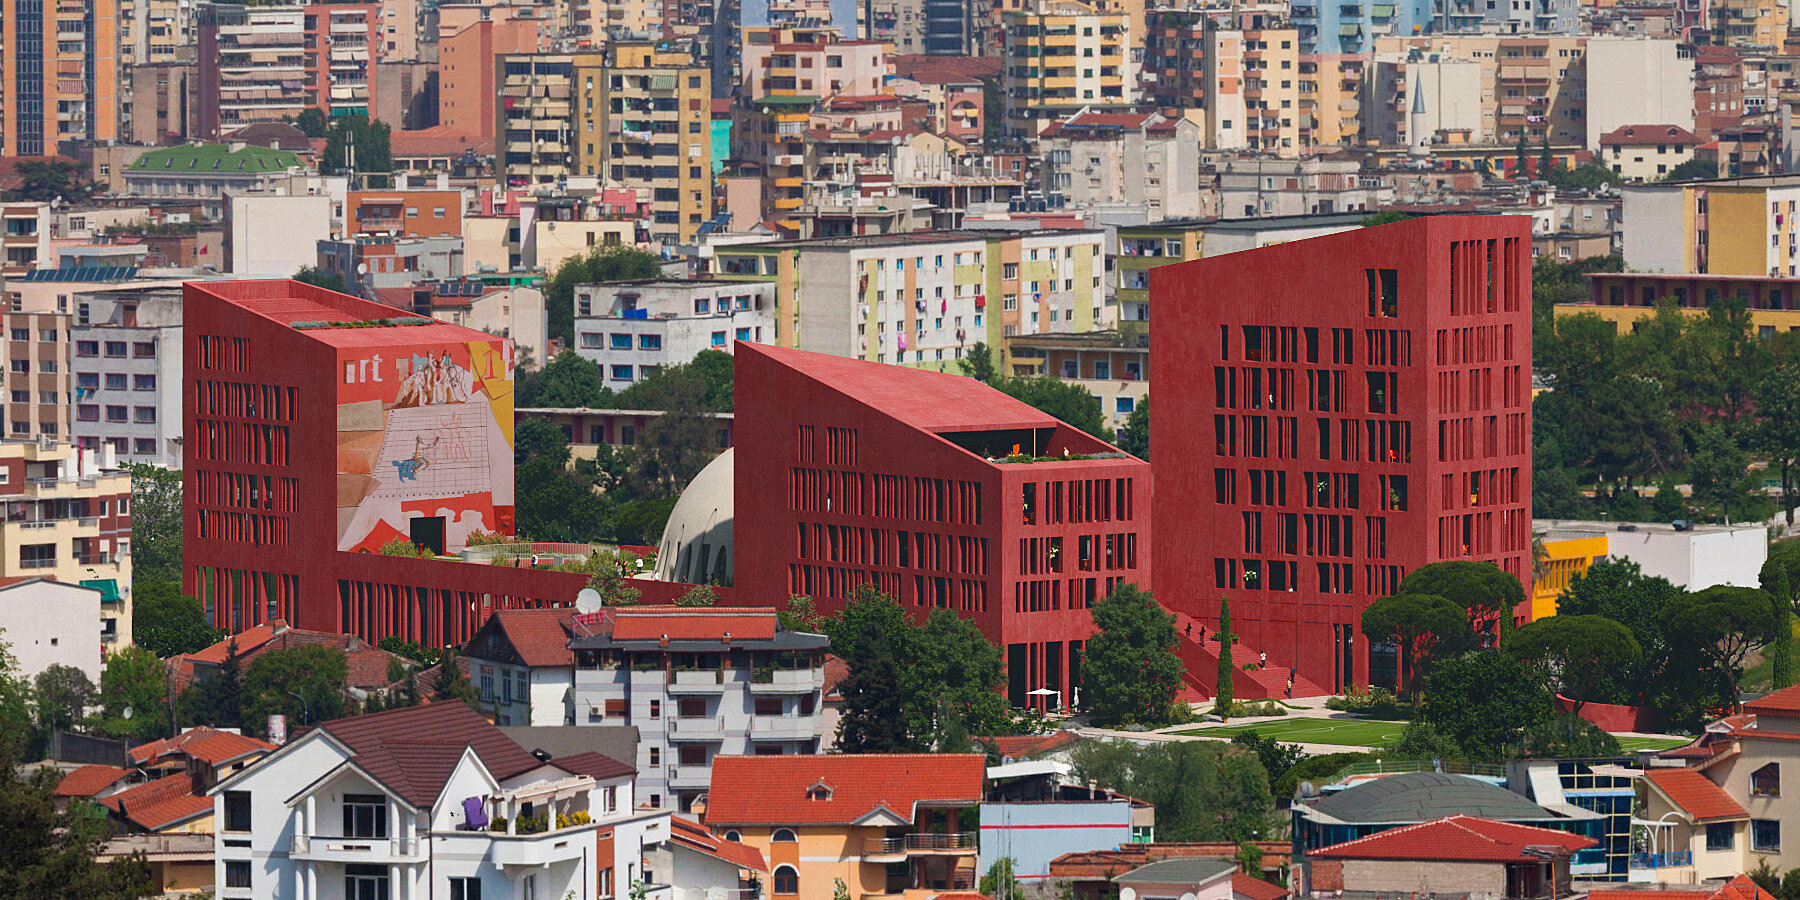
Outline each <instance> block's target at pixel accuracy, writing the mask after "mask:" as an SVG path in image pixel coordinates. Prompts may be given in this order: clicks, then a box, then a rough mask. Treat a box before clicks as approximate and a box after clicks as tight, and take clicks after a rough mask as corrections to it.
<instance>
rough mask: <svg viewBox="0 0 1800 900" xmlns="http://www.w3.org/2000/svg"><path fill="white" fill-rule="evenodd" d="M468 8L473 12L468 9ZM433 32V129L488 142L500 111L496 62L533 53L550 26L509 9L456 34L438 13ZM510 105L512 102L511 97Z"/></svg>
mask: <svg viewBox="0 0 1800 900" xmlns="http://www.w3.org/2000/svg"><path fill="white" fill-rule="evenodd" d="M470 8H473V7H470ZM440 16H444V19H442V20H441V21H440V26H439V32H438V125H439V126H441V127H443V128H445V129H446V130H448V131H451V132H454V133H458V134H467V135H472V136H474V137H477V138H489V139H491V138H493V137H495V135H496V134H497V132H496V131H495V130H494V129H495V128H496V127H498V125H497V123H498V122H499V121H500V120H499V118H498V115H499V112H500V107H501V105H502V104H503V102H504V101H503V100H502V99H501V94H500V86H501V83H502V82H503V81H504V80H505V78H506V75H505V73H504V71H502V70H501V69H499V68H498V67H496V66H495V64H494V61H495V59H496V58H498V57H503V56H509V55H512V54H520V53H538V52H541V51H544V50H547V49H549V48H548V47H547V46H545V44H546V43H547V42H548V40H549V36H550V32H551V30H552V28H553V24H554V23H552V22H550V21H548V20H546V19H543V18H538V17H537V16H534V15H526V14H525V13H524V11H522V10H520V9H518V8H516V7H510V6H497V7H493V8H492V10H491V11H490V17H489V18H484V19H481V20H480V21H473V22H469V23H467V24H466V25H464V26H462V27H461V28H456V27H455V26H454V25H453V23H454V22H455V21H456V20H455V18H454V16H452V15H451V14H450V13H449V12H440ZM514 99H515V101H516V100H517V99H518V97H517V96H515V97H514Z"/></svg>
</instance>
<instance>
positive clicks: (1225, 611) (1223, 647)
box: [1213, 597, 1236, 716]
mask: <svg viewBox="0 0 1800 900" xmlns="http://www.w3.org/2000/svg"><path fill="white" fill-rule="evenodd" d="M1235 637H1236V636H1235V635H1233V634H1232V633H1231V598H1230V597H1220V598H1219V679H1218V684H1217V685H1216V686H1215V688H1214V690H1213V708H1214V709H1216V710H1218V712H1219V715H1220V716H1229V715H1231V676H1232V675H1233V674H1234V673H1233V671H1232V666H1231V643H1232V641H1233V640H1234V639H1235Z"/></svg>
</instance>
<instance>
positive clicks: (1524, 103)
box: [1365, 34, 1691, 150]
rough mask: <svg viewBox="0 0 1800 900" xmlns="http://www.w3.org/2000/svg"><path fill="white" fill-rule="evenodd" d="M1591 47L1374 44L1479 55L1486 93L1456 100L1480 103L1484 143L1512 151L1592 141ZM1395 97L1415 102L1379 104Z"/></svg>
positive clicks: (1493, 40)
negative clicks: (1521, 146) (1525, 146)
mask: <svg viewBox="0 0 1800 900" xmlns="http://www.w3.org/2000/svg"><path fill="white" fill-rule="evenodd" d="M1587 45H1588V39H1587V38H1585V37H1573V36H1561V35H1529V36H1516V37H1515V36H1508V35H1499V34H1439V35H1430V36H1426V37H1419V38H1397V37H1396V38H1382V39H1379V40H1377V41H1375V51H1376V52H1377V53H1378V54H1381V55H1383V56H1387V55H1388V54H1397V55H1399V56H1400V57H1401V58H1407V59H1413V58H1415V57H1414V56H1413V55H1412V54H1411V51H1414V50H1417V51H1419V56H1418V57H1416V58H1419V59H1421V60H1422V61H1429V59H1430V57H1431V55H1433V54H1435V55H1437V56H1438V57H1440V58H1443V59H1470V60H1474V61H1475V62H1476V64H1477V65H1478V66H1479V67H1480V71H1481V81H1480V93H1479V96H1478V97H1473V98H1471V97H1468V96H1467V94H1466V90H1465V93H1464V95H1463V96H1462V97H1461V98H1459V99H1458V100H1457V101H1456V102H1458V103H1464V104H1467V103H1472V102H1479V103H1480V105H1481V133H1482V134H1483V135H1484V140H1485V142H1486V143H1487V144H1490V145H1499V146H1502V147H1505V148H1508V149H1509V150H1510V148H1512V147H1513V146H1514V145H1516V144H1517V143H1518V142H1519V139H1520V138H1521V137H1523V138H1524V139H1525V142H1526V143H1527V144H1528V145H1529V146H1532V147H1537V146H1539V145H1541V144H1542V143H1543V142H1544V141H1546V140H1548V141H1549V142H1550V144H1551V145H1553V146H1561V145H1574V146H1577V147H1591V146H1593V143H1592V142H1591V141H1589V140H1588V121H1587V119H1588V103H1587V99H1588V69H1589V66H1588V61H1587ZM1382 87H1384V88H1388V87H1391V85H1383V86H1382ZM1459 90H1462V88H1459ZM1390 98H1391V99H1392V101H1393V102H1395V103H1408V104H1410V102H1411V101H1410V99H1409V98H1406V97H1403V96H1399V97H1393V96H1391V95H1383V96H1381V97H1380V98H1379V99H1378V100H1376V101H1375V102H1383V103H1385V102H1389V100H1390ZM1446 99H1447V98H1446ZM1365 102H1368V95H1367V94H1366V93H1365ZM1690 102H1691V98H1690ZM1408 108H1410V107H1408ZM1618 124H1627V123H1624V122H1621V123H1618ZM1615 127H1616V126H1615ZM1417 139H1418V138H1417V136H1414V137H1413V140H1414V141H1415V142H1416V141H1417Z"/></svg>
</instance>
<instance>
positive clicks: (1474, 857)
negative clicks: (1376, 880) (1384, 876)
mask: <svg viewBox="0 0 1800 900" xmlns="http://www.w3.org/2000/svg"><path fill="white" fill-rule="evenodd" d="M1595 843H1597V842H1596V841H1595V840H1594V839H1593V838H1588V837H1582V836H1581V835H1578V834H1570V833H1569V832H1566V831H1556V830H1553V829H1549V828H1533V827H1531V826H1529V825H1515V824H1513V823H1511V822H1496V821H1494V820H1492V819H1479V818H1476V817H1474V816H1446V817H1445V818H1442V819H1433V820H1432V821H1430V822H1421V823H1419V824H1417V825H1406V826H1402V827H1400V828H1391V829H1389V830H1387V831H1380V832H1376V833H1375V834H1371V835H1369V836H1368V837H1361V838H1357V839H1356V840H1353V841H1345V842H1344V843H1342V844H1334V845H1332V846H1330V847H1326V848H1324V849H1322V850H1313V851H1309V853H1310V855H1312V856H1317V857H1323V858H1326V859H1395V860H1433V861H1456V862H1515V861H1522V860H1528V859H1531V858H1532V857H1531V856H1529V855H1528V854H1527V853H1526V852H1525V850H1526V848H1527V847H1546V846H1547V847H1555V848H1557V849H1559V850H1562V851H1565V852H1568V853H1574V852H1575V851H1577V850H1586V849H1587V848H1589V847H1592V846H1594V844H1595Z"/></svg>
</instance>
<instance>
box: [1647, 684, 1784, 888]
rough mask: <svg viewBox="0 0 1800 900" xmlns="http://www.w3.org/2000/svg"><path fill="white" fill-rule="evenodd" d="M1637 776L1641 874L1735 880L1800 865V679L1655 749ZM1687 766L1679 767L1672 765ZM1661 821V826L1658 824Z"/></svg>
mask: <svg viewBox="0 0 1800 900" xmlns="http://www.w3.org/2000/svg"><path fill="white" fill-rule="evenodd" d="M1657 755H1658V757H1660V758H1659V759H1657V760H1656V762H1657V763H1659V764H1660V765H1658V766H1652V767H1651V768H1649V769H1648V770H1646V773H1645V777H1644V778H1643V779H1642V780H1641V781H1640V782H1639V784H1640V786H1641V787H1640V789H1639V801H1640V802H1641V803H1642V812H1639V813H1637V814H1636V815H1637V817H1638V818H1639V819H1641V820H1643V822H1644V823H1645V824H1644V826H1643V829H1642V830H1643V832H1644V835H1643V838H1644V841H1643V846H1644V848H1645V850H1646V851H1647V852H1644V853H1634V854H1633V855H1632V872H1631V875H1632V878H1631V880H1633V881H1656V882H1662V883H1667V884H1677V883H1692V882H1700V881H1705V880H1707V879H1714V878H1728V877H1730V876H1731V875H1732V874H1734V873H1738V872H1747V871H1749V870H1751V869H1753V868H1755V867H1756V865H1757V863H1758V862H1764V861H1766V862H1767V863H1769V864H1770V865H1773V866H1776V867H1777V868H1778V869H1780V870H1781V871H1786V870H1787V869H1789V868H1792V867H1794V866H1796V865H1800V834H1796V835H1795V836H1794V838H1793V839H1792V840H1788V839H1787V838H1788V830H1789V827H1790V826H1793V825H1794V824H1795V817H1794V815H1793V813H1792V804H1791V803H1789V802H1788V801H1787V800H1785V799H1784V790H1785V792H1786V794H1787V795H1789V796H1790V797H1791V795H1793V794H1794V793H1795V791H1796V789H1795V788H1791V787H1787V786H1785V785H1784V784H1783V779H1782V775H1783V774H1784V771H1783V770H1786V774H1795V773H1800V687H1791V688H1783V689H1781V690H1778V691H1774V692H1772V693H1768V694H1764V695H1763V696H1761V697H1758V698H1757V699H1755V700H1752V701H1750V702H1749V703H1746V704H1744V711H1743V712H1742V713H1740V714H1738V715H1735V716H1727V717H1725V718H1723V719H1720V720H1718V721H1716V722H1713V723H1712V724H1710V725H1708V726H1706V730H1705V731H1704V732H1702V733H1701V735H1700V737H1698V738H1696V739H1695V740H1694V742H1693V743H1691V744H1688V745H1686V746H1683V747H1677V748H1675V749H1672V750H1665V751H1663V752H1662V753H1659V754H1657ZM1664 766H1680V767H1681V768H1664ZM1650 823H1654V824H1650Z"/></svg>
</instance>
